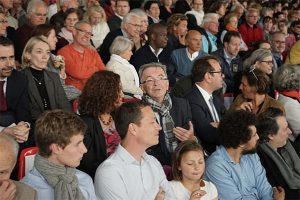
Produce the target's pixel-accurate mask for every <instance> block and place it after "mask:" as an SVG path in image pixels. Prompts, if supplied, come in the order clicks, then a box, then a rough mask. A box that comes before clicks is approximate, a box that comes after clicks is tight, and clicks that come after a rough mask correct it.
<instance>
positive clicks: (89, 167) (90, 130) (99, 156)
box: [78, 71, 123, 178]
mask: <svg viewBox="0 0 300 200" xmlns="http://www.w3.org/2000/svg"><path fill="white" fill-rule="evenodd" d="M122 98H123V92H122V86H121V81H120V76H119V75H118V74H115V73H114V72H111V71H98V72H96V73H94V74H93V75H92V76H91V77H90V78H89V80H88V81H87V82H86V84H85V86H84V88H83V90H82V94H81V96H80V97H79V101H78V110H79V113H80V117H81V118H82V119H83V120H84V121H85V123H86V125H87V129H86V134H85V138H84V141H83V142H84V144H85V146H86V148H87V153H85V154H84V156H83V158H82V160H81V162H80V165H79V167H78V169H79V170H81V171H84V172H86V173H87V174H89V175H90V176H91V177H92V178H94V175H95V172H96V169H97V167H98V166H99V165H100V164H101V163H102V162H103V161H104V160H105V159H106V158H107V157H108V156H110V155H111V154H112V153H113V152H114V151H115V150H116V147H117V146H118V145H119V143H120V141H121V139H120V136H119V134H118V133H117V131H116V126H115V122H114V119H113V115H114V112H115V110H116V109H117V108H118V107H119V106H120V105H121V104H122Z"/></svg>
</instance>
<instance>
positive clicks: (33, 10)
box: [16, 0, 48, 63]
mask: <svg viewBox="0 0 300 200" xmlns="http://www.w3.org/2000/svg"><path fill="white" fill-rule="evenodd" d="M47 13H48V6H47V4H46V3H45V2H44V1H42V0H31V1H29V3H28V6H27V15H26V18H27V21H26V23H25V24H24V25H22V26H21V27H19V28H18V29H17V31H16V60H17V61H19V62H20V63H21V56H22V53H23V49H24V47H25V45H26V43H27V42H28V40H29V39H30V38H31V32H32V30H33V29H34V28H35V27H36V26H37V25H40V24H45V23H46V19H47Z"/></svg>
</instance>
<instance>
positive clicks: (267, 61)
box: [260, 60, 273, 65]
mask: <svg viewBox="0 0 300 200" xmlns="http://www.w3.org/2000/svg"><path fill="white" fill-rule="evenodd" d="M260 62H264V63H267V64H268V65H273V60H271V61H270V60H262V61H260Z"/></svg>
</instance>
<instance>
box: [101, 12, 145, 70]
mask: <svg viewBox="0 0 300 200" xmlns="http://www.w3.org/2000/svg"><path fill="white" fill-rule="evenodd" d="M141 25H142V22H141V18H140V16H138V15H137V14H135V13H128V14H127V15H126V16H125V17H124V19H123V21H122V25H121V29H117V30H114V31H112V32H109V33H108V34H107V36H106V37H105V39H104V40H103V43H102V45H101V48H100V52H99V53H100V57H101V59H102V61H103V63H104V64H106V63H108V61H109V59H110V51H109V48H110V45H111V44H112V42H113V41H114V39H115V38H116V37H117V36H124V37H127V38H129V39H131V40H132V41H133V42H134V43H140V29H141ZM134 51H135V48H133V52H134Z"/></svg>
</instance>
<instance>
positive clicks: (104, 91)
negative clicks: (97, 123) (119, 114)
mask: <svg viewBox="0 0 300 200" xmlns="http://www.w3.org/2000/svg"><path fill="white" fill-rule="evenodd" d="M121 90H122V88H121V81H120V76H119V75H118V74H115V73H114V72H111V71H106V70H104V71H98V72H96V73H94V74H93V75H92V76H91V77H90V78H89V80H88V81H87V82H86V84H85V86H84V88H83V90H82V94H81V95H80V97H79V100H78V110H79V113H80V114H82V115H92V116H95V117H98V116H99V115H100V114H103V113H111V112H113V111H114V110H115V109H116V106H117V105H116V102H117V101H118V99H120V95H121Z"/></svg>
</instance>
